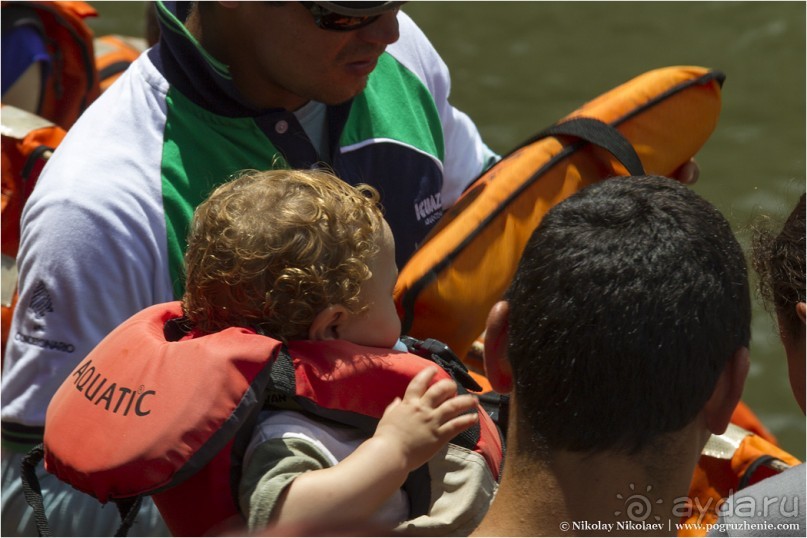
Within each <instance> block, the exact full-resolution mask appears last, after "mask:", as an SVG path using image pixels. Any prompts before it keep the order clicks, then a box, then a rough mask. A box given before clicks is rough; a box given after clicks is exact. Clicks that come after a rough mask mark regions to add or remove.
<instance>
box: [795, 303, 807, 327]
mask: <svg viewBox="0 0 807 538" xmlns="http://www.w3.org/2000/svg"><path fill="white" fill-rule="evenodd" d="M796 315H797V316H798V317H799V319H800V320H801V322H802V323H805V322H807V303H796Z"/></svg>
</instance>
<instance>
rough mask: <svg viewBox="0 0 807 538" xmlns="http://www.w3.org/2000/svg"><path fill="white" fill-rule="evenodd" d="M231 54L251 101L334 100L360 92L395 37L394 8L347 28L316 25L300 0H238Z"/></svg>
mask: <svg viewBox="0 0 807 538" xmlns="http://www.w3.org/2000/svg"><path fill="white" fill-rule="evenodd" d="M235 11H236V13H234V15H235V16H236V20H237V26H238V29H237V31H236V30H234V32H235V33H236V34H237V35H238V36H239V37H238V39H231V40H230V42H231V43H233V41H236V42H237V43H234V44H233V47H237V49H235V48H231V47H228V48H229V54H228V56H229V58H227V59H224V58H222V60H224V61H226V62H227V63H229V64H230V71H231V73H232V74H233V77H234V79H235V81H236V84H237V85H238V86H239V88H240V89H241V90H242V92H243V93H244V95H245V96H246V97H247V99H249V100H250V101H251V102H253V104H255V105H258V106H260V107H265V108H279V107H283V108H286V109H288V110H296V109H297V108H299V107H300V106H302V105H304V104H305V103H306V102H308V101H309V100H316V101H321V102H323V103H326V104H338V103H342V102H345V101H347V100H348V99H350V98H352V97H354V96H355V95H357V94H358V93H360V92H361V91H362V90H363V89H364V87H365V86H366V85H367V79H368V77H369V75H370V73H371V72H372V71H373V69H374V68H375V66H376V62H377V60H378V57H379V56H380V55H381V53H382V52H384V49H385V48H386V47H387V45H389V44H390V43H394V42H395V41H396V40H397V39H398V21H397V19H396V15H397V9H393V10H391V11H387V12H385V13H383V14H382V15H381V16H380V17H378V19H377V20H375V21H374V22H372V23H371V24H369V25H367V26H364V27H362V28H358V29H356V30H351V31H344V32H339V31H333V30H324V29H321V28H319V27H318V26H317V25H316V23H315V21H314V17H313V16H312V15H311V13H310V12H309V11H308V9H307V8H305V7H304V6H303V5H302V4H300V3H299V2H286V3H283V4H280V5H278V4H274V3H272V2H242V3H241V4H240V5H239V6H238V7H237V9H236V10H235Z"/></svg>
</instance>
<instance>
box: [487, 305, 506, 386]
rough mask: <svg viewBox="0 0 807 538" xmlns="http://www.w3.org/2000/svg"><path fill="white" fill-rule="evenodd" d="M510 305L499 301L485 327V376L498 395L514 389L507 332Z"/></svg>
mask: <svg viewBox="0 0 807 538" xmlns="http://www.w3.org/2000/svg"><path fill="white" fill-rule="evenodd" d="M509 317H510V305H509V304H508V302H507V301H499V302H498V303H496V304H495V305H493V308H491V309H490V313H489V314H488V319H487V324H486V327H485V359H484V361H485V376H486V377H487V378H488V381H489V382H490V386H491V387H492V388H493V390H495V391H496V392H498V393H501V394H507V393H509V392H510V391H511V390H512V389H513V370H512V368H511V367H510V361H509V360H508V358H507V330H508V319H509Z"/></svg>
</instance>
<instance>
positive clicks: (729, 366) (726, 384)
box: [703, 347, 751, 435]
mask: <svg viewBox="0 0 807 538" xmlns="http://www.w3.org/2000/svg"><path fill="white" fill-rule="evenodd" d="M750 365H751V361H750V359H749V354H748V348H747V347H741V348H739V349H738V350H737V351H735V352H734V355H732V357H731V359H729V360H728V362H726V366H725V367H724V368H723V371H722V372H721V373H720V376H719V377H718V378H717V383H716V384H715V388H714V390H713V391H712V395H711V396H710V397H709V399H708V400H707V401H706V405H705V406H704V407H703V413H704V417H705V419H706V427H707V428H708V429H709V431H710V432H712V433H713V434H715V435H720V434H722V433H724V432H725V431H726V428H727V427H728V425H729V421H730V420H731V415H732V413H733V412H734V408H735V407H737V404H738V403H739V402H740V397H741V396H742V394H743V387H744V386H745V378H746V377H747V376H748V369H749V367H750Z"/></svg>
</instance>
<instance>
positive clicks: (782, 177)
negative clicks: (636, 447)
mask: <svg viewBox="0 0 807 538" xmlns="http://www.w3.org/2000/svg"><path fill="white" fill-rule="evenodd" d="M93 5H95V6H96V7H97V8H98V10H99V12H100V14H101V16H100V17H99V18H98V19H95V20H93V21H92V23H91V24H92V26H93V28H94V29H95V30H96V33H97V34H98V35H101V34H106V33H121V34H126V35H142V33H143V31H144V22H143V13H144V12H145V8H144V5H145V4H144V3H143V2H93ZM404 10H405V11H406V12H407V13H409V15H410V16H412V18H413V19H414V20H415V21H416V22H417V23H418V24H419V25H420V27H421V28H422V29H423V30H424V32H425V33H426V35H427V36H429V38H430V40H431V41H432V43H433V44H434V45H435V47H436V48H437V50H438V51H439V52H440V54H441V55H442V57H443V59H444V60H445V62H446V63H447V64H448V66H449V68H450V69H451V73H452V93H451V95H452V97H451V101H452V102H453V103H454V104H455V105H456V106H457V107H459V108H460V109H462V110H464V111H465V112H467V113H468V114H469V115H470V116H471V117H472V118H473V119H474V120H475V122H476V123H477V125H478V127H479V129H480V131H481V133H482V135H483V137H484V139H485V140H486V142H487V143H488V144H489V145H490V146H491V147H492V148H493V149H494V150H496V151H497V152H499V153H506V152H507V151H508V150H509V149H510V148H512V147H514V146H515V145H516V144H518V143H520V142H521V141H523V140H525V139H526V138H528V137H529V136H530V135H531V134H533V133H535V132H537V131H538V130H540V129H541V128H543V127H546V126H548V125H550V124H551V123H553V122H554V121H556V120H557V119H558V118H559V117H561V116H564V115H566V114H567V113H569V112H571V111H572V110H574V109H576V108H577V107H579V106H580V105H581V104H583V103H584V102H586V101H588V100H590V99H591V98H592V97H595V96H597V95H598V94H600V93H603V92H605V91H607V90H609V89H610V88H612V87H614V86H616V85H618V84H620V83H622V82H624V81H626V80H628V79H630V78H632V77H634V76H636V75H638V74H640V73H642V72H644V71H648V70H650V69H654V68H657V67H663V66H668V65H700V66H704V67H710V68H715V69H720V70H722V71H723V72H725V74H726V82H725V85H724V88H723V110H722V113H721V118H720V122H719V124H718V127H717V129H716V131H715V133H714V134H713V135H712V137H711V138H710V140H709V141H708V142H707V143H706V145H705V146H704V148H703V149H702V150H701V152H700V154H699V155H698V156H697V161H698V163H699V165H700V168H701V178H700V181H699V182H698V184H697V185H696V186H695V187H694V189H695V190H696V191H697V192H698V193H699V194H701V195H702V196H704V197H705V198H706V199H708V200H709V201H710V202H712V203H713V204H714V205H715V206H717V208H718V209H720V210H721V211H722V212H723V213H724V214H725V215H726V217H727V218H728V219H729V221H730V222H731V224H732V227H733V229H734V231H735V233H736V234H737V236H738V238H739V239H740V242H741V243H742V244H743V246H744V247H746V248H747V247H748V245H749V242H750V227H751V225H752V223H753V222H754V221H755V219H756V218H758V216H759V215H768V216H771V217H773V218H774V219H776V220H777V222H781V221H782V219H784V217H786V215H787V214H788V213H789V212H790V210H791V209H792V207H793V205H794V204H795V202H796V200H797V199H798V196H799V195H800V194H801V193H802V192H804V189H805V148H807V141H806V140H805V95H806V94H805V61H806V60H805V50H806V49H807V43H806V42H805V20H806V19H805V3H803V2H504V1H496V2H491V1H489V2H426V1H418V2H409V3H408V4H406V6H405V7H404ZM752 331H753V335H752V344H751V358H752V366H751V372H750V374H749V377H748V381H747V383H746V388H745V392H744V395H743V399H744V401H745V402H746V403H747V404H748V405H749V406H750V407H751V408H752V409H753V410H754V411H755V412H756V413H757V414H758V416H759V417H760V418H761V420H762V421H763V423H764V424H765V425H766V426H767V427H768V428H769V429H770V430H771V431H772V432H773V433H774V434H775V435H776V436H777V437H778V439H779V442H780V444H781V445H782V446H783V447H784V448H785V449H787V450H788V451H790V452H791V453H793V454H794V455H795V456H797V457H799V458H800V459H802V460H804V457H805V418H804V415H803V414H802V412H801V410H800V409H799V408H798V406H797V405H796V404H795V401H794V399H793V396H792V393H791V390H790V386H789V383H788V380H787V368H786V364H785V357H784V352H783V350H782V347H781V345H780V343H779V340H778V336H777V334H776V328H775V324H774V322H773V319H772V317H771V316H770V315H769V314H768V313H767V312H766V311H765V310H764V309H763V308H762V306H761V305H760V302H759V300H758V299H757V298H756V297H754V320H753V327H752ZM615 397H618V395H615Z"/></svg>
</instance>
